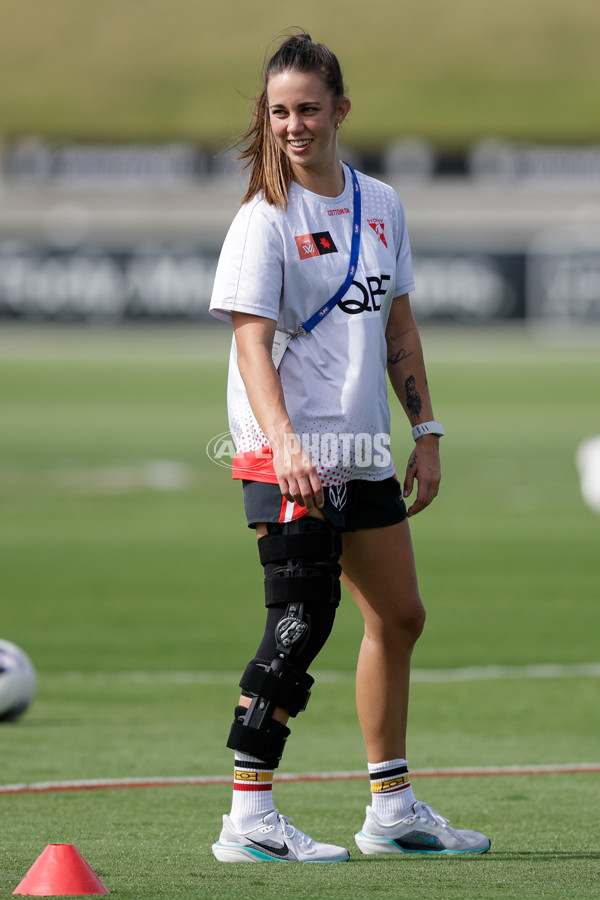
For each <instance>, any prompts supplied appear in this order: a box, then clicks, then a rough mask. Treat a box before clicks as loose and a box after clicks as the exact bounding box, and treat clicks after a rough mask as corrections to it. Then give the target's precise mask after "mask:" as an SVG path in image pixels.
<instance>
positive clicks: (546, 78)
mask: <svg viewBox="0 0 600 900" xmlns="http://www.w3.org/2000/svg"><path fill="white" fill-rule="evenodd" d="M0 21H1V22H2V28H1V29H0V58H1V59H2V62H3V71H4V77H3V78H2V79H0V134H1V136H2V137H5V138H6V137H8V138H10V137H13V136H18V135H22V134H23V133H25V134H29V133H33V134H41V135H43V136H48V137H51V138H57V139H59V140H60V139H65V138H66V139H69V138H74V139H80V140H110V139H116V140H119V139H121V140H139V139H142V140H143V139H163V140H164V139H166V140H168V139H173V138H174V139H178V138H191V139H193V140H197V141H199V142H200V143H202V144H204V145H208V146H210V145H215V144H217V145H221V144H222V143H223V142H224V143H228V142H229V141H230V140H231V138H232V137H233V136H234V135H236V134H239V133H240V132H241V131H243V130H245V128H246V125H247V122H248V116H249V98H250V97H253V96H254V95H255V93H256V91H257V88H258V86H259V83H260V74H261V67H262V63H263V58H264V57H265V56H266V55H267V53H269V52H270V51H272V46H273V45H272V44H271V42H272V41H274V40H276V39H277V38H278V36H279V35H280V34H281V33H283V32H284V31H286V30H288V29H289V28H290V27H292V26H300V27H301V28H303V29H306V30H308V31H310V32H311V33H312V35H313V37H314V38H315V39H317V40H321V41H324V42H326V43H329V44H330V45H331V46H332V47H333V48H334V49H335V50H336V52H337V53H338V55H339V57H340V59H341V61H342V64H343V67H344V72H345V77H346V81H347V84H348V90H349V93H350V96H351V98H352V100H353V103H354V110H353V112H352V115H351V118H350V119H349V120H348V123H347V124H346V125H345V126H344V129H343V139H344V142H348V143H349V144H350V145H357V146H361V147H365V148H371V149H373V148H375V149H378V148H379V147H380V146H381V144H382V142H385V141H388V140H390V139H391V138H396V137H398V136H402V135H406V134H408V135H412V134H416V135H419V136H422V137H425V138H429V139H431V140H433V141H435V142H436V143H438V144H440V145H442V146H446V147H454V146H457V145H458V146H464V144H465V143H466V142H469V141H471V140H472V139H473V138H476V137H479V136H481V135H486V136H487V135H489V134H492V135H501V136H506V137H511V138H517V139H520V138H524V139H533V140H546V141H574V142H576V141H582V140H583V141H585V140H592V141H596V140H598V114H597V113H598V81H599V77H600V61H599V55H598V52H597V35H598V29H599V28H600V7H599V6H598V4H597V3H595V2H594V0H572V2H571V3H564V2H563V0H535V2H529V3H523V2H521V0H504V2H503V3H501V4H489V3H488V4H486V3H481V2H478V0H455V2H454V3H452V4H449V3H445V2H443V0H427V2H417V0H410V2H404V3H397V2H395V0H379V2H378V3H374V4H370V5H369V7H368V11H367V10H366V9H365V6H364V3H362V2H360V0H328V2H326V3H323V2H321V0H305V2H304V3H303V4H302V6H301V7H300V8H294V9H292V8H291V7H289V6H286V5H285V4H281V3H280V2H278V0H261V3H260V4H258V5H257V4H249V3H244V2H242V0H231V2H229V3H221V4H219V3H212V4H211V3H206V2H201V0H127V3H123V2H122V0H104V2H103V3H102V4H92V3H81V2H80V0H52V2H51V3H48V2H47V0H0Z"/></svg>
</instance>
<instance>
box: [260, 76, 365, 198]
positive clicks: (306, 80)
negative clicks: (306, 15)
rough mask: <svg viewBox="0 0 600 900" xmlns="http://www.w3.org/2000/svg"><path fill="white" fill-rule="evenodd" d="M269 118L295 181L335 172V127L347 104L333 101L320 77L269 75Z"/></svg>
mask: <svg viewBox="0 0 600 900" xmlns="http://www.w3.org/2000/svg"><path fill="white" fill-rule="evenodd" d="M267 97H268V105H269V118H270V123H271V129H272V131H273V136H274V138H275V141H276V143H277V145H278V147H279V148H280V150H281V151H282V152H283V153H284V154H285V155H286V156H287V158H288V159H289V160H290V162H291V164H292V170H293V171H294V175H295V177H296V180H298V181H299V182H300V183H304V184H305V183H306V178H307V177H310V174H311V173H314V174H315V175H318V176H319V177H327V176H328V175H334V174H335V172H336V167H337V168H338V169H339V159H338V151H337V138H336V130H337V127H339V125H340V124H341V123H342V122H343V120H344V119H345V118H346V116H347V114H348V111H349V109H350V101H349V100H348V99H347V98H346V97H342V98H341V99H340V100H337V99H336V98H335V97H334V96H333V95H332V93H331V91H329V90H328V88H327V87H326V85H325V82H324V81H323V79H322V78H321V77H320V75H318V74H316V73H314V72H306V73H305V72H297V71H294V70H291V71H286V72H281V73H280V74H277V75H272V76H271V77H270V78H269V82H268V85H267Z"/></svg>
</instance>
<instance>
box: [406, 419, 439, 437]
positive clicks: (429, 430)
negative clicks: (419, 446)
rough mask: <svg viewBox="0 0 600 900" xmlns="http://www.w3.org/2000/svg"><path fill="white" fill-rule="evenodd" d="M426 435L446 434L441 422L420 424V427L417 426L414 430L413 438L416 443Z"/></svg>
mask: <svg viewBox="0 0 600 900" xmlns="http://www.w3.org/2000/svg"><path fill="white" fill-rule="evenodd" d="M424 434H438V435H440V437H441V435H443V434H444V426H443V425H441V424H440V423H439V422H420V423H419V425H415V427H414V428H413V430H412V436H413V438H414V440H415V441H418V440H419V438H420V437H423V435H424Z"/></svg>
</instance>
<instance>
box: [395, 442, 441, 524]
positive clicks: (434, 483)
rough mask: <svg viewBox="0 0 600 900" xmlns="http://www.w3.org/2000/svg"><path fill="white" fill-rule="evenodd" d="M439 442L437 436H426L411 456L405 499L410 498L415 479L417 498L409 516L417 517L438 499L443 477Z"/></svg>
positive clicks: (409, 511)
mask: <svg viewBox="0 0 600 900" xmlns="http://www.w3.org/2000/svg"><path fill="white" fill-rule="evenodd" d="M439 442H440V439H439V437H438V436H437V435H434V434H427V435H424V436H423V437H421V438H419V440H418V441H417V442H416V443H415V448H414V450H413V452H412V453H411V454H410V457H409V460H408V465H407V466H406V475H405V477H404V492H403V497H404V499H405V500H406V498H407V497H410V495H411V494H412V492H413V488H414V484H415V479H416V480H417V496H416V497H415V501H414V503H413V504H412V506H410V507H409V509H408V515H409V516H416V514H417V513H420V512H421V510H423V509H425V507H427V506H429V504H430V503H431V501H432V500H434V499H435V498H436V497H437V494H438V491H439V488H440V480H441V477H442V468H441V464H440V448H439Z"/></svg>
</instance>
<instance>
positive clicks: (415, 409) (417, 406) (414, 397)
mask: <svg viewBox="0 0 600 900" xmlns="http://www.w3.org/2000/svg"><path fill="white" fill-rule="evenodd" d="M404 387H405V388H406V406H407V409H408V411H409V412H411V413H412V414H413V416H418V415H420V413H421V408H422V406H423V404H422V402H421V397H420V395H419V392H418V391H417V386H416V382H415V376H414V375H409V377H408V378H407V379H406V381H405V382H404Z"/></svg>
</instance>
